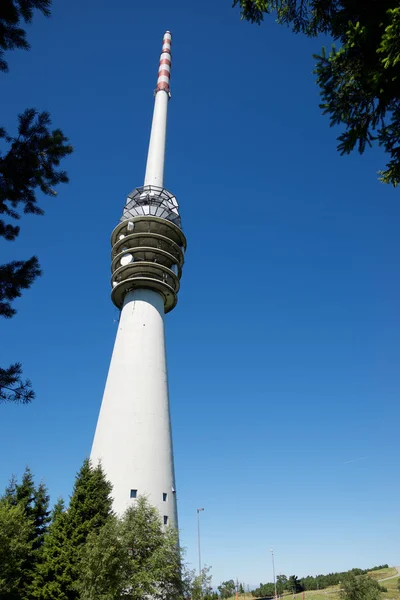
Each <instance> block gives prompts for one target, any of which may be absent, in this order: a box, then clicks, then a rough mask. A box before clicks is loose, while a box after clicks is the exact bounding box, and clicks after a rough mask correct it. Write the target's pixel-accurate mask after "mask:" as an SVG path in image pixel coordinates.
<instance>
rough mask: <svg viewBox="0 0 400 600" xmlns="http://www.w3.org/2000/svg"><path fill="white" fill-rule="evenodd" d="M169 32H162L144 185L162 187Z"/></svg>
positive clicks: (167, 93) (168, 97)
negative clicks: (162, 37)
mask: <svg viewBox="0 0 400 600" xmlns="http://www.w3.org/2000/svg"><path fill="white" fill-rule="evenodd" d="M171 41H172V38H171V33H170V32H169V31H166V32H165V34H164V39H163V45H162V51H161V56H160V64H159V67H158V79H157V87H156V89H155V92H154V95H155V101H154V113H153V123H152V125H151V134H150V144H149V153H148V155H147V165H146V175H145V178H144V185H145V186H146V185H156V186H159V187H161V188H162V187H163V184H164V162H165V141H166V136H167V113H168V100H169V99H170V97H171V91H170V87H169V83H170V79H171V58H172V57H171Z"/></svg>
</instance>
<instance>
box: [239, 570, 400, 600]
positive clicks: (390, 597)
mask: <svg viewBox="0 0 400 600" xmlns="http://www.w3.org/2000/svg"><path fill="white" fill-rule="evenodd" d="M396 573H397V570H396V569H395V568H394V567H389V568H388V569H380V570H379V571H370V572H369V573H368V575H369V576H370V577H372V578H373V579H384V578H385V577H392V575H396ZM399 580H400V577H395V578H394V579H389V580H388V581H382V584H381V585H382V586H383V587H385V588H386V589H387V592H383V593H382V596H381V598H382V600H400V590H399V589H398V587H397V586H398V582H399ZM339 587H340V586H338V585H336V586H332V587H328V588H325V589H324V590H313V591H311V590H310V591H308V592H304V600H340V594H339ZM283 598H284V600H291V598H295V600H302V599H303V592H300V593H299V594H296V595H295V596H293V595H292V594H287V595H284V596H283ZM229 600H235V596H232V598H230V599H229ZM238 600H254V599H253V596H252V595H251V594H239V597H238Z"/></svg>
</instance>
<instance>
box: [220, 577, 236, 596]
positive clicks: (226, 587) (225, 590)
mask: <svg viewBox="0 0 400 600" xmlns="http://www.w3.org/2000/svg"><path fill="white" fill-rule="evenodd" d="M218 591H219V595H220V596H221V598H223V599H224V598H229V597H230V596H233V594H234V593H235V582H234V581H233V579H229V580H228V581H223V582H222V583H221V585H219V586H218Z"/></svg>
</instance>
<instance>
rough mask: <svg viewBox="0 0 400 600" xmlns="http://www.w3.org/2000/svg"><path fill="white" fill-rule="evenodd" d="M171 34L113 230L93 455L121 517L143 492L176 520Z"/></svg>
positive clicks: (176, 221)
mask: <svg viewBox="0 0 400 600" xmlns="http://www.w3.org/2000/svg"><path fill="white" fill-rule="evenodd" d="M170 48H171V34H170V32H167V33H166V34H165V36H164V40H163V49H162V54H161V58H160V69H159V76H158V82H157V88H156V97H155V107H154V116H153V123H152V129H151V137H150V146H149V154H148V160H147V168H146V177H145V185H144V186H143V187H140V188H136V189H135V190H133V192H132V193H131V194H129V195H128V198H127V201H126V204H125V208H124V211H123V216H122V218H121V221H120V223H119V225H117V227H116V228H115V229H114V231H113V233H112V236H111V245H112V254H111V258H112V265H111V271H112V280H111V283H112V293H111V297H112V300H113V302H114V304H115V305H116V306H117V307H118V308H120V309H121V315H120V320H119V325H118V331H117V335H116V340H115V345H114V350H113V354H112V358H111V364H110V368H109V372H108V377H107V382H106V386H105V390H104V396H103V400H102V404H101V409H100V414H99V418H98V422H97V427H96V433H95V437H94V441H93V447H92V452H91V460H92V463H93V464H97V463H98V462H99V461H101V463H102V465H103V468H104V471H105V473H106V476H107V477H108V479H109V480H110V481H111V483H112V485H113V497H114V505H113V508H114V510H115V512H116V513H117V514H119V515H121V514H122V513H123V512H124V511H125V510H126V508H127V507H128V506H130V505H132V503H134V502H135V498H137V497H138V496H139V495H146V496H147V497H148V499H149V501H150V503H151V504H152V505H153V506H155V507H156V508H157V509H158V510H159V513H160V516H161V518H162V520H163V522H164V524H171V525H172V526H174V527H177V525H178V519H177V505H176V491H175V489H176V488H175V474H174V460H173V450H172V434H171V422H170V406H169V396H168V374H167V363H166V352H165V333H164V314H165V313H166V312H169V311H170V310H172V309H173V308H174V307H175V305H176V302H177V293H178V291H179V285H180V277H181V274H182V266H183V262H184V251H185V248H186V239H185V236H184V235H183V233H182V230H181V220H180V215H179V209H178V204H177V202H176V199H175V197H174V196H173V195H172V194H171V193H170V192H168V191H167V190H166V189H164V188H163V172H164V155H165V134H166V117H167V105H168V100H169V96H170V90H169V76H170V68H171V52H170Z"/></svg>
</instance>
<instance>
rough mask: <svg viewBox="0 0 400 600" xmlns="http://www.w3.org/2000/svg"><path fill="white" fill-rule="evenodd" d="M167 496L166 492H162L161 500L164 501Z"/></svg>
mask: <svg viewBox="0 0 400 600" xmlns="http://www.w3.org/2000/svg"><path fill="white" fill-rule="evenodd" d="M167 498H168V494H167V492H164V493H163V495H162V499H163V502H166V501H167Z"/></svg>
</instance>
